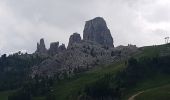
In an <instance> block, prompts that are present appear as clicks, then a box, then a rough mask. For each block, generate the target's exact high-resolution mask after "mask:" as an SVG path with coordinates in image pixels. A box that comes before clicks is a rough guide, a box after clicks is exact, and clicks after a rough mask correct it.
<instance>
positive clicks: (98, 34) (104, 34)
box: [83, 17, 113, 47]
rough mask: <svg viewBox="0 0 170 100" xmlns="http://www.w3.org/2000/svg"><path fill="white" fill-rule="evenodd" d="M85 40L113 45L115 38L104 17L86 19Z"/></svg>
mask: <svg viewBox="0 0 170 100" xmlns="http://www.w3.org/2000/svg"><path fill="white" fill-rule="evenodd" d="M83 40H88V41H94V42H96V43H99V44H101V45H104V46H108V47H113V38H112V36H111V33H110V30H109V29H108V27H107V25H106V22H105V20H104V19H103V18H102V17H96V18H94V19H92V20H89V21H86V24H85V27H84V31H83Z"/></svg>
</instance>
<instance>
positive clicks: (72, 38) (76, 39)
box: [68, 33, 81, 46]
mask: <svg viewBox="0 0 170 100" xmlns="http://www.w3.org/2000/svg"><path fill="white" fill-rule="evenodd" d="M80 42H81V36H80V34H78V33H73V34H72V35H71V36H70V38H69V44H68V46H70V45H72V44H73V43H80Z"/></svg>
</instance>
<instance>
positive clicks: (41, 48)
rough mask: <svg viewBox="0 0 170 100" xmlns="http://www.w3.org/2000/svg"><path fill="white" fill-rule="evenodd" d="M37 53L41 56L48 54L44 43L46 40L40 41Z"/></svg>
mask: <svg viewBox="0 0 170 100" xmlns="http://www.w3.org/2000/svg"><path fill="white" fill-rule="evenodd" d="M36 53H40V54H45V53H47V49H46V47H45V43H44V39H43V38H42V39H40V43H37V50H36Z"/></svg>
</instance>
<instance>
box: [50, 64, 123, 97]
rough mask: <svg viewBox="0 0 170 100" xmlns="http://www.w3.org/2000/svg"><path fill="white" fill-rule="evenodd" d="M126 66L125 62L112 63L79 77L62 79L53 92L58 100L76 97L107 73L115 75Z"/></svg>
mask: <svg viewBox="0 0 170 100" xmlns="http://www.w3.org/2000/svg"><path fill="white" fill-rule="evenodd" d="M123 68H124V64H123V63H119V64H115V65H114V66H112V65H110V66H108V67H103V68H98V69H95V70H93V71H89V72H86V73H83V74H81V75H80V76H79V77H78V78H75V79H70V80H65V81H61V82H60V83H57V84H56V85H55V88H54V92H53V94H54V95H55V97H56V99H57V100H68V98H69V97H70V98H72V99H76V98H77V94H78V92H80V91H81V89H83V88H84V87H85V86H86V85H88V84H90V83H93V82H95V81H97V80H98V79H100V78H101V77H103V75H105V74H108V73H110V74H112V75H115V74H116V72H118V71H120V70H122V69H123Z"/></svg>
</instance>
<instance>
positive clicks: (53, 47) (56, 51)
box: [48, 42, 59, 55]
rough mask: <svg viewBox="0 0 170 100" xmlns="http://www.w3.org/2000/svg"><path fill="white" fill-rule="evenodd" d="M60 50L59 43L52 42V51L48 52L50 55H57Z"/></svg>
mask: <svg viewBox="0 0 170 100" xmlns="http://www.w3.org/2000/svg"><path fill="white" fill-rule="evenodd" d="M58 48H59V42H52V43H51V44H50V49H49V50H48V53H49V54H50V55H55V54H57V53H58Z"/></svg>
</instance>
